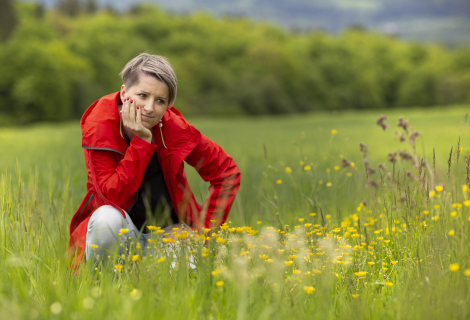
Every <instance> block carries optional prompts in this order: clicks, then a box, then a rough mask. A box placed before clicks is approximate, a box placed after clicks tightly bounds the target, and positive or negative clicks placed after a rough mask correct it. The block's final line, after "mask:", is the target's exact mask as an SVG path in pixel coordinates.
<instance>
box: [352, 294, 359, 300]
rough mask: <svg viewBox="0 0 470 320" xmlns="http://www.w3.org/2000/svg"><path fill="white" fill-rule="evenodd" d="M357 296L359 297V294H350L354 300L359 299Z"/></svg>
mask: <svg viewBox="0 0 470 320" xmlns="http://www.w3.org/2000/svg"><path fill="white" fill-rule="evenodd" d="M359 296H360V294H354V293H353V294H352V297H353V298H354V299H357V298H359Z"/></svg>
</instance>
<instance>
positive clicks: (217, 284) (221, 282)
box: [215, 280, 224, 287]
mask: <svg viewBox="0 0 470 320" xmlns="http://www.w3.org/2000/svg"><path fill="white" fill-rule="evenodd" d="M215 284H216V286H217V287H222V286H223V285H224V282H223V281H222V280H220V281H217V282H216V283H215Z"/></svg>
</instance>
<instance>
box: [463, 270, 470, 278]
mask: <svg viewBox="0 0 470 320" xmlns="http://www.w3.org/2000/svg"><path fill="white" fill-rule="evenodd" d="M463 274H464V275H465V276H466V277H470V269H467V270H465V271H464V272H463Z"/></svg>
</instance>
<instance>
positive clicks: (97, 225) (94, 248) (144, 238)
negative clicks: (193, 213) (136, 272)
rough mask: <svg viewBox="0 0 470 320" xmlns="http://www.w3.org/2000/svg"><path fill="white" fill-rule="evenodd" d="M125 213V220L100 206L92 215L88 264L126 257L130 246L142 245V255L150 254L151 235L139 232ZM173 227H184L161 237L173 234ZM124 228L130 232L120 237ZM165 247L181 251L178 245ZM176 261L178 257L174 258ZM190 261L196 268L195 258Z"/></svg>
mask: <svg viewBox="0 0 470 320" xmlns="http://www.w3.org/2000/svg"><path fill="white" fill-rule="evenodd" d="M125 214H126V217H125V218H124V217H123V215H122V213H121V211H119V210H117V209H116V208H114V207H113V206H109V205H104V206H101V207H99V208H98V209H96V210H95V212H93V214H92V216H91V218H90V220H89V221H88V227H87V233H86V248H85V257H86V260H87V261H92V260H94V261H95V262H96V263H99V262H105V261H106V260H107V259H108V258H109V257H111V256H114V255H115V254H118V255H119V256H122V255H127V254H128V253H129V250H130V248H129V244H130V243H134V244H137V243H139V244H140V247H141V248H142V253H143V254H144V255H146V254H148V252H149V248H150V247H149V242H148V240H149V239H150V237H151V234H150V233H140V231H139V230H138V229H137V227H136V226H135V225H134V223H133V222H132V220H131V218H130V217H129V215H128V214H127V212H125ZM174 227H181V224H178V225H171V226H168V227H166V228H164V229H163V230H164V231H165V232H164V233H160V234H159V235H160V236H163V234H165V233H171V232H172V228H174ZM121 229H127V230H128V232H127V233H126V234H122V235H121V236H119V233H120V230H121ZM189 230H190V229H189ZM162 245H163V244H162ZM166 246H167V247H168V249H170V250H172V251H173V252H175V253H176V252H177V251H178V250H179V248H178V244H177V243H175V244H168V245H166ZM174 258H176V256H175V255H174ZM189 261H190V266H191V268H195V266H194V257H192V256H191V257H189Z"/></svg>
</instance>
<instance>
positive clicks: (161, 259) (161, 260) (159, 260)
mask: <svg viewBox="0 0 470 320" xmlns="http://www.w3.org/2000/svg"><path fill="white" fill-rule="evenodd" d="M163 261H165V257H160V258H159V259H158V260H157V262H158V263H162V262H163Z"/></svg>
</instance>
